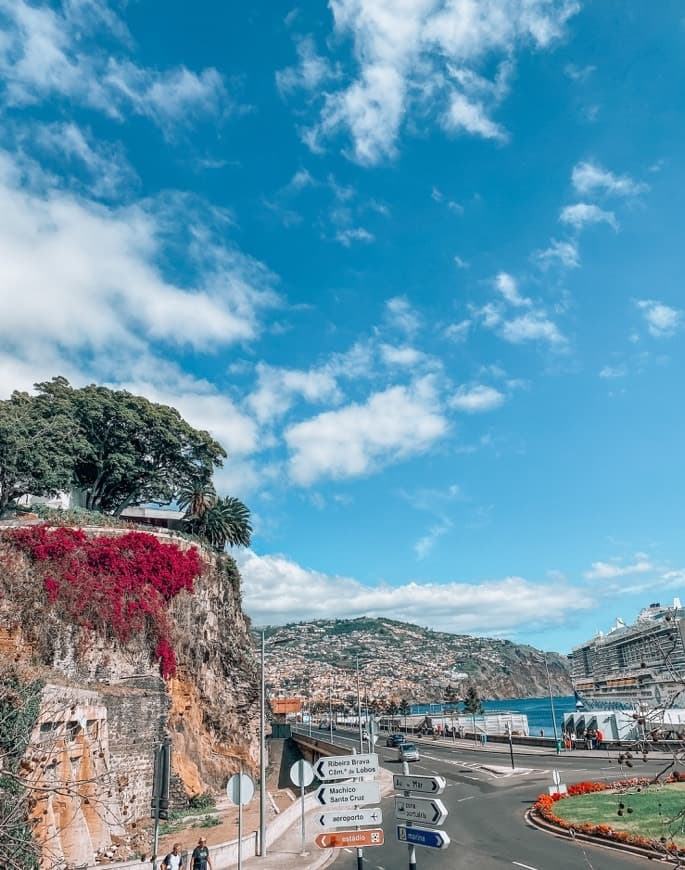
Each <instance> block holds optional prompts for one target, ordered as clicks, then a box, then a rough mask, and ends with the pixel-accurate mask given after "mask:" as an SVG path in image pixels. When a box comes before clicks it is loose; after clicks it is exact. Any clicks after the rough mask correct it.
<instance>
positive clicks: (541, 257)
mask: <svg viewBox="0 0 685 870" xmlns="http://www.w3.org/2000/svg"><path fill="white" fill-rule="evenodd" d="M532 259H533V260H534V261H535V262H536V263H537V264H538V266H540V268H542V269H548V268H549V267H550V266H562V267H563V268H565V269H577V268H578V267H579V266H580V256H579V254H578V245H576V243H575V242H569V241H557V239H552V240H551V241H550V244H549V247H548V248H543V249H542V250H539V251H535V252H534V253H533V255H532Z"/></svg>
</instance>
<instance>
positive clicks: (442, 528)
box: [414, 519, 452, 560]
mask: <svg viewBox="0 0 685 870" xmlns="http://www.w3.org/2000/svg"><path fill="white" fill-rule="evenodd" d="M451 528H452V523H451V522H450V521H449V520H447V519H443V520H442V521H441V522H439V523H437V524H436V525H434V526H431V528H430V529H429V530H428V532H427V533H426V534H425V535H423V536H422V537H420V538H419V539H418V541H417V542H416V543H415V544H414V552H415V553H416V558H417V559H419V560H422V559H425V558H426V556H428V555H429V553H430V552H431V550H433V548H434V547H435V545H436V544H437V542H438V540H439V539H440V538H442V537H443V536H444V535H446V534H447V533H448V532H449V530H450V529H451Z"/></svg>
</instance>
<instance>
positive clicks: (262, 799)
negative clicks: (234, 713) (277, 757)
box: [259, 629, 266, 858]
mask: <svg viewBox="0 0 685 870" xmlns="http://www.w3.org/2000/svg"><path fill="white" fill-rule="evenodd" d="M264 643H265V638H264V629H262V656H261V662H262V673H261V676H262V679H261V687H260V689H261V691H260V700H259V856H260V858H265V857H266V731H265V729H266V691H265V685H264V682H265V681H264Z"/></svg>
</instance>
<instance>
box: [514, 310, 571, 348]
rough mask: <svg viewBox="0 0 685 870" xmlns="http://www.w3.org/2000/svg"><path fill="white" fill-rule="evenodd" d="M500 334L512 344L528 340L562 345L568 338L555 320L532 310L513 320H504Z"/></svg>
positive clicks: (557, 345)
mask: <svg viewBox="0 0 685 870" xmlns="http://www.w3.org/2000/svg"><path fill="white" fill-rule="evenodd" d="M500 334H501V336H502V338H504V339H505V341H509V342H511V344H524V343H525V342H527V341H546V342H548V343H549V344H550V345H553V346H556V347H560V346H561V345H564V344H565V343H566V339H565V338H564V336H563V335H562V333H561V332H560V331H559V328H558V326H557V325H556V323H554V321H552V320H550V319H549V318H548V317H547V316H546V315H545V314H544V313H542V312H537V311H534V312H530V313H529V314H524V315H523V316H521V317H515V318H513V320H507V321H503V322H502V324H501V327H500Z"/></svg>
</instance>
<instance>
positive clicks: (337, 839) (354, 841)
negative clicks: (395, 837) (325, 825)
mask: <svg viewBox="0 0 685 870" xmlns="http://www.w3.org/2000/svg"><path fill="white" fill-rule="evenodd" d="M383 839H384V838H383V829H382V828H372V829H371V830H369V829H367V830H365V831H333V832H332V833H330V834H319V835H318V836H317V838H316V839H315V840H314V842H315V843H316V845H317V846H318V847H319V848H320V849H343V848H345V847H346V846H347V847H348V848H349V847H350V846H357V847H363V846H382V845H383Z"/></svg>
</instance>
